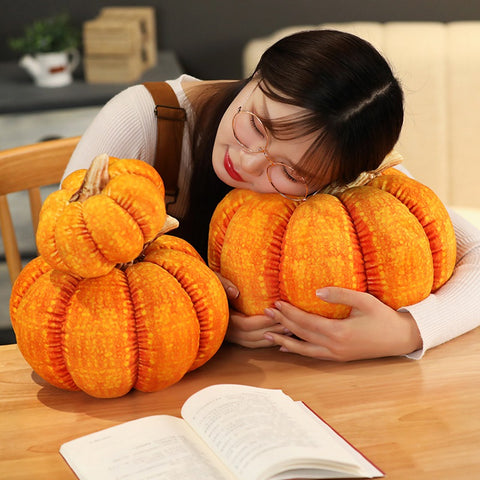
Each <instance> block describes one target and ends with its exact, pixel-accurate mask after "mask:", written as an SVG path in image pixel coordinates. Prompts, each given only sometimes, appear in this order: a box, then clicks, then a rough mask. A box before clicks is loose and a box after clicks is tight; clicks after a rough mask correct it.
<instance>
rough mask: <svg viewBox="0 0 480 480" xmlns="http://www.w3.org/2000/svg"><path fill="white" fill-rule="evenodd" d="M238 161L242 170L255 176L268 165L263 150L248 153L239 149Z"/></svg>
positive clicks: (262, 171) (261, 172)
mask: <svg viewBox="0 0 480 480" xmlns="http://www.w3.org/2000/svg"><path fill="white" fill-rule="evenodd" d="M240 162H241V167H242V170H244V171H245V172H247V173H249V174H250V175H256V176H260V175H262V174H263V173H264V172H265V169H266V168H267V166H268V160H267V159H266V158H265V155H264V153H263V152H256V153H249V152H245V151H244V150H241V151H240Z"/></svg>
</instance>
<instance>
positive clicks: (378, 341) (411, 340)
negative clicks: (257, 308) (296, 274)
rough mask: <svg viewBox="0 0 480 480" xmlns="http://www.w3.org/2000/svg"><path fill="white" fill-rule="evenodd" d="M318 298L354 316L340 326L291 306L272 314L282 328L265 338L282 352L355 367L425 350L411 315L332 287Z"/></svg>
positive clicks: (269, 312)
mask: <svg viewBox="0 0 480 480" xmlns="http://www.w3.org/2000/svg"><path fill="white" fill-rule="evenodd" d="M317 295H318V296H319V297H320V298H322V300H324V301H328V302H330V303H342V304H344V305H350V306H351V307H352V311H351V313H350V316H349V317H347V318H345V319H342V320H335V319H329V318H325V317H321V316H319V315H314V314H310V313H307V312H305V311H303V310H300V309H298V308H296V307H294V306H292V305H290V304H288V303H286V302H277V303H276V305H275V306H276V308H271V309H267V311H266V313H267V315H268V316H269V317H270V318H271V320H272V322H273V324H275V325H277V324H281V325H282V326H283V327H284V328H285V329H286V332H291V334H293V335H295V336H296V337H298V338H293V337H291V336H290V335H288V334H287V335H286V334H281V333H279V332H278V328H276V329H275V331H274V330H270V331H267V332H266V333H265V334H264V337H265V339H266V340H268V341H270V345H280V346H281V348H280V350H281V351H285V352H292V353H298V354H300V355H304V356H308V357H314V358H319V359H325V360H337V361H349V360H359V359H365V358H375V357H385V356H393V355H405V354H408V353H411V352H413V351H415V350H418V349H419V348H421V347H422V339H421V336H420V332H419V330H418V328H417V325H416V323H415V321H414V320H413V318H412V316H411V315H410V314H409V313H400V312H397V311H395V310H393V309H392V308H390V307H388V306H387V305H385V304H384V303H382V302H381V301H380V300H378V299H377V298H375V297H374V296H372V295H370V294H368V293H362V292H357V291H354V290H349V289H345V288H339V287H327V288H323V289H321V290H319V291H318V292H317Z"/></svg>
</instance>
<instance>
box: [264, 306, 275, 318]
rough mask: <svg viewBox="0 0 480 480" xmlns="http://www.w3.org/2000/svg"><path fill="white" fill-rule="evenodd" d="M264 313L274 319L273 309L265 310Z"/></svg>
mask: <svg viewBox="0 0 480 480" xmlns="http://www.w3.org/2000/svg"><path fill="white" fill-rule="evenodd" d="M264 312H265V315H267V317H270V318H275V311H274V310H273V308H266V309H265V310H264Z"/></svg>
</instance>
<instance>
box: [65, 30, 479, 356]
mask: <svg viewBox="0 0 480 480" xmlns="http://www.w3.org/2000/svg"><path fill="white" fill-rule="evenodd" d="M168 83H169V84H170V86H171V87H172V88H173V90H174V91H175V93H176V95H177V98H178V101H179V104H180V106H181V107H183V108H184V109H185V110H186V113H187V128H186V129H185V131H184V139H183V147H182V148H183V150H182V160H181V165H180V173H179V194H178V196H177V199H176V202H175V203H174V204H172V205H170V207H169V213H170V214H171V215H173V216H176V217H177V218H179V219H180V221H181V231H180V234H181V235H182V236H183V237H184V238H186V239H187V240H188V241H189V242H191V243H192V244H193V245H194V246H195V247H196V248H197V249H198V250H199V251H200V252H201V253H202V254H203V255H205V252H206V244H207V237H208V224H209V220H210V217H211V214H212V212H213V210H214V208H215V206H216V205H217V203H218V202H219V200H220V199H221V198H223V196H224V195H225V194H226V193H227V192H228V190H230V189H231V188H235V187H241V188H247V189H251V190H254V191H257V192H275V191H277V192H279V193H281V194H283V195H286V196H289V197H291V198H294V199H298V200H302V199H303V198H305V197H306V196H308V195H311V194H313V193H315V192H316V191H318V190H319V189H321V188H322V187H324V186H326V185H327V184H329V183H331V182H336V183H348V182H350V181H352V180H354V179H355V178H356V177H357V176H358V175H359V174H360V173H361V172H363V171H368V170H374V169H375V168H377V167H378V166H379V165H380V164H381V162H382V161H383V159H384V157H385V156H386V155H387V154H388V153H389V152H390V151H391V150H392V148H393V147H394V145H395V143H396V141H397V139H398V137H399V134H400V130H401V127H402V122H403V96H402V91H401V88H400V86H399V83H398V81H397V80H396V79H395V77H394V76H393V74H392V72H391V70H390V68H389V66H388V64H387V62H386V61H385V60H384V58H383V57H382V56H381V55H380V54H379V53H378V52H377V51H376V50H375V49H374V48H373V47H372V46H371V45H370V44H369V43H367V42H365V41H363V40H361V39H359V38H358V37H355V36H353V35H350V34H346V33H342V32H336V31H328V30H319V31H310V32H302V33H298V34H294V35H292V36H290V37H286V38H284V39H282V40H280V41H279V42H277V43H276V44H275V45H273V46H272V47H271V48H270V49H268V50H267V51H266V52H265V53H264V55H263V56H262V58H261V60H260V62H259V64H258V67H257V69H256V71H255V73H254V75H253V76H252V77H251V78H248V79H246V80H241V81H221V82H202V81H199V80H197V79H195V78H193V77H189V76H186V75H184V76H182V77H180V78H179V79H177V80H173V81H170V82H168ZM154 106H155V105H154V101H153V99H152V97H151V95H150V93H149V92H148V91H147V90H146V88H145V87H144V86H142V85H137V86H134V87H131V88H128V89H126V90H125V91H123V92H122V93H120V94H119V95H117V96H116V97H114V98H113V99H112V100H111V101H110V102H109V103H108V104H107V105H106V106H105V107H104V108H103V109H102V110H101V112H100V113H99V114H98V116H97V117H96V119H95V120H94V121H93V123H92V125H91V126H90V127H89V128H88V129H87V131H86V132H85V134H84V136H83V137H82V139H81V141H80V143H79V145H78V147H77V149H76V150H75V152H74V154H73V156H72V158H71V161H70V163H69V165H68V167H67V170H66V174H68V173H69V172H71V171H73V170H76V169H78V168H86V167H88V165H89V163H90V162H91V161H92V159H93V158H94V156H95V155H97V154H99V153H108V154H109V155H112V156H117V157H122V158H139V159H142V160H144V161H146V162H148V163H150V164H153V162H154V156H155V147H156V142H157V124H156V118H155V116H154V115H153V110H154ZM452 219H453V221H454V226H455V232H456V235H457V248H458V259H457V266H456V269H455V272H454V275H453V276H452V278H451V279H450V280H449V281H448V282H447V284H446V285H444V286H443V287H442V288H441V289H439V290H438V291H437V292H435V293H434V294H431V295H430V296H429V297H428V298H427V299H425V300H424V301H422V302H420V303H418V304H416V305H412V306H408V307H404V308H401V309H399V310H398V311H394V310H392V309H391V308H390V307H388V306H386V305H384V304H382V303H381V302H380V301H379V300H377V299H376V298H374V297H373V296H371V295H369V294H366V293H361V292H356V291H351V290H347V289H342V288H337V287H329V288H324V289H321V290H319V291H318V292H317V295H318V296H319V297H321V298H322V299H324V300H326V301H329V302H333V303H343V304H348V305H351V306H352V307H353V308H352V312H351V314H350V316H349V317H348V318H347V319H344V320H331V319H328V318H323V317H320V316H318V315H312V314H309V313H306V312H304V311H301V310H299V309H298V308H295V307H294V306H292V305H289V304H287V303H285V302H278V303H277V304H276V305H275V307H274V308H270V309H267V311H266V312H265V315H258V316H253V317H246V316H244V315H241V314H240V313H238V312H235V311H231V316H230V327H229V331H228V334H227V339H228V340H229V341H232V342H236V343H239V344H241V345H244V346H248V347H263V346H271V345H279V346H280V347H281V348H280V350H282V351H289V352H295V353H299V354H302V355H307V356H312V357H316V358H322V359H333V360H342V361H346V360H354V359H360V358H373V357H380V356H391V355H409V356H410V357H411V358H420V357H421V356H422V355H423V353H424V352H425V351H426V350H427V349H428V348H431V347H433V346H435V345H438V344H440V343H442V342H445V341H447V340H449V339H451V338H454V337H455V336H458V335H460V334H462V333H464V332H466V331H468V330H470V329H472V328H475V327H476V326H478V325H479V324H480V296H479V295H478V288H479V285H480V232H479V231H477V230H476V229H475V228H473V227H472V226H471V225H470V224H469V223H468V222H466V221H465V220H463V219H462V218H461V217H459V216H455V215H454V214H453V213H452ZM222 282H223V284H224V286H225V288H226V291H227V294H228V295H229V296H230V297H234V296H236V295H238V294H241V292H240V293H239V292H238V291H237V290H236V288H235V286H234V285H232V284H231V283H230V282H229V281H228V280H227V279H222Z"/></svg>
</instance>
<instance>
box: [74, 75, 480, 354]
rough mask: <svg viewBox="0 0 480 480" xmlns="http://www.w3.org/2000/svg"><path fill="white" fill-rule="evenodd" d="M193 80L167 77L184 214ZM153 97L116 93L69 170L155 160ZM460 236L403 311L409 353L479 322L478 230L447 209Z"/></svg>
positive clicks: (174, 211) (143, 92)
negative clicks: (178, 136) (412, 346)
mask: <svg viewBox="0 0 480 480" xmlns="http://www.w3.org/2000/svg"><path fill="white" fill-rule="evenodd" d="M184 80H189V81H192V80H193V81H195V80H196V79H195V78H193V77H189V76H186V75H182V76H181V77H179V78H178V79H176V80H172V81H169V82H168V83H169V84H170V86H171V87H172V88H173V90H174V91H175V93H176V95H177V98H178V101H179V104H180V106H181V107H183V108H184V109H185V110H186V112H187V125H188V127H187V128H185V129H184V141H183V150H182V160H181V165H180V172H179V195H178V199H177V202H176V203H175V204H174V205H172V206H171V208H169V213H170V214H171V215H173V216H176V217H179V218H181V217H182V216H183V215H184V213H185V211H186V209H187V208H188V185H189V183H190V175H191V170H192V168H191V146H190V135H189V129H191V126H192V123H193V111H192V107H191V105H190V103H189V101H188V99H187V97H186V95H185V92H184V91H183V88H182V85H181V83H182V81H184ZM154 106H155V105H154V101H153V99H152V97H151V95H150V93H149V92H148V90H147V89H146V88H145V87H144V86H143V85H136V86H133V87H130V88H128V89H126V90H124V91H123V92H121V93H119V94H118V95H116V96H115V97H114V98H113V99H112V100H110V101H109V102H108V103H107V104H106V105H105V106H104V107H103V109H102V110H101V111H100V112H99V114H98V115H97V117H96V118H95V119H94V120H93V122H92V124H91V125H90V126H89V127H88V129H87V130H86V132H85V133H84V135H83V136H82V139H81V140H80V142H79V144H78V146H77V148H76V149H75V151H74V153H73V155H72V158H71V160H70V162H69V164H68V166H67V169H66V171H65V175H67V174H68V173H70V172H72V171H74V170H77V169H80V168H88V166H89V164H90V163H91V161H92V160H93V158H94V157H95V156H96V155H98V154H100V153H108V154H109V155H110V156H116V157H120V158H138V159H140V160H143V161H145V162H147V163H149V164H151V165H153V162H154V158H155V147H156V141H157V120H156V117H155V116H154V114H153V111H154ZM449 213H450V216H451V219H452V222H453V225H454V228H455V234H456V239H457V260H456V266H455V270H454V273H453V275H452V277H451V278H450V279H449V280H448V282H447V283H446V284H445V285H444V286H442V287H441V288H440V289H438V290H437V291H436V292H435V293H433V294H431V295H429V296H428V297H427V298H426V299H425V300H423V301H421V302H419V303H417V304H415V305H410V306H407V307H403V308H401V309H400V311H408V312H410V314H411V315H412V316H413V318H414V319H415V321H416V323H417V325H418V328H419V331H420V334H421V337H422V340H423V347H422V349H421V350H418V351H416V352H413V353H411V354H410V355H408V357H410V358H413V359H419V358H421V357H422V356H423V355H424V353H425V352H426V351H427V350H428V349H430V348H432V347H435V346H437V345H440V344H441V343H444V342H446V341H448V340H451V339H452V338H455V337H457V336H459V335H461V334H463V333H465V332H467V331H469V330H472V329H474V328H475V327H477V326H479V325H480V231H479V230H477V229H476V228H475V227H474V226H473V225H472V224H470V223H469V222H468V221H466V220H465V219H464V218H463V217H461V216H460V215H459V214H457V213H455V212H453V211H451V210H449Z"/></svg>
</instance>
